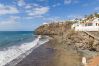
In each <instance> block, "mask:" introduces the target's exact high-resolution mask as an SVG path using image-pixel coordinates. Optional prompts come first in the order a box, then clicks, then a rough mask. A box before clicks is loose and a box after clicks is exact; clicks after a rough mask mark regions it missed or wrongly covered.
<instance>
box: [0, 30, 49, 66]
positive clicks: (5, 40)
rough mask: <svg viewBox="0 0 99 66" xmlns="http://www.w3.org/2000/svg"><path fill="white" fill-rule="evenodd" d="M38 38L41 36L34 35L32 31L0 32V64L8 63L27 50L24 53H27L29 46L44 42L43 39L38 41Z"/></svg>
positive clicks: (2, 65)
mask: <svg viewBox="0 0 99 66" xmlns="http://www.w3.org/2000/svg"><path fill="white" fill-rule="evenodd" d="M40 38H41V36H37V35H35V34H34V32H32V31H3V32H0V66H4V65H6V64H8V63H10V62H11V61H12V60H14V59H16V58H18V57H19V56H20V55H22V54H24V53H26V52H27V51H28V53H27V54H26V55H28V54H29V53H30V52H29V50H30V49H31V48H33V47H34V48H35V46H36V45H38V44H39V45H40V44H42V43H44V41H40ZM46 41H48V40H46ZM46 41H45V42H46ZM24 57H25V56H24ZM24 57H22V58H24ZM21 60H22V59H21ZM16 63H17V62H16ZM12 65H13V63H12Z"/></svg>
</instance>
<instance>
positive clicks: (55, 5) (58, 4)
mask: <svg viewBox="0 0 99 66" xmlns="http://www.w3.org/2000/svg"><path fill="white" fill-rule="evenodd" d="M60 5H61V3H57V4H54V5H52V7H57V6H60Z"/></svg>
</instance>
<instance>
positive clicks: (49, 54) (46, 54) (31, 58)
mask: <svg viewBox="0 0 99 66" xmlns="http://www.w3.org/2000/svg"><path fill="white" fill-rule="evenodd" d="M47 45H48V42H47V43H46V44H44V45H41V46H40V47H38V48H36V49H34V50H33V51H32V53H30V54H29V55H28V56H27V57H26V58H24V59H23V60H22V61H21V62H19V63H18V64H17V65H16V66H48V65H49V66H50V63H51V60H52V58H53V56H54V49H52V48H50V47H48V46H47Z"/></svg>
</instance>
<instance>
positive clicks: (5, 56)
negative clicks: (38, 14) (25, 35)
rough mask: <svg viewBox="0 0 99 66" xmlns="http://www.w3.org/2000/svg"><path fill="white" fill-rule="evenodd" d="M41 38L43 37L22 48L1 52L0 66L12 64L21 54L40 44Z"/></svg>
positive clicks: (14, 47)
mask: <svg viewBox="0 0 99 66" xmlns="http://www.w3.org/2000/svg"><path fill="white" fill-rule="evenodd" d="M40 38H41V36H39V37H38V38H36V39H35V40H34V41H33V42H30V43H24V44H22V45H20V46H13V47H9V48H8V49H7V50H4V51H0V66H4V65H5V64H7V63H9V62H11V61H12V60H13V59H15V58H17V57H18V56H20V55H21V54H23V53H25V52H27V51H29V50H30V49H31V48H33V47H35V46H36V45H37V44H38V42H39V39H40Z"/></svg>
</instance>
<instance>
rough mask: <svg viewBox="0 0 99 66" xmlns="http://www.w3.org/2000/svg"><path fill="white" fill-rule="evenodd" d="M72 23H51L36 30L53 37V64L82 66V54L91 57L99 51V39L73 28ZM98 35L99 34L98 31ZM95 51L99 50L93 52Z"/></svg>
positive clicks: (58, 65) (51, 45)
mask: <svg viewBox="0 0 99 66" xmlns="http://www.w3.org/2000/svg"><path fill="white" fill-rule="evenodd" d="M72 24H73V23H72V22H63V23H50V24H45V25H42V26H40V27H38V28H37V29H36V30H35V32H36V34H39V35H48V36H51V37H52V38H53V39H52V40H51V42H50V44H49V46H50V47H51V48H54V49H55V50H56V53H55V57H54V59H53V61H52V62H53V64H54V65H53V66H66V65H67V66H81V58H82V56H85V57H87V58H91V57H93V56H95V55H97V52H98V51H99V49H98V48H99V41H98V40H96V39H94V38H93V37H90V36H89V35H87V34H86V33H85V32H79V31H74V30H72V29H71V25H72ZM93 33H94V32H93ZM96 33H97V32H96ZM94 34H95V33H94ZM95 35H96V34H95ZM97 35H99V34H98V33H97ZM79 50H82V51H83V52H82V51H79ZM86 50H88V51H86ZM93 51H94V52H95V51H97V52H95V53H93ZM67 59H68V60H67Z"/></svg>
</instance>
